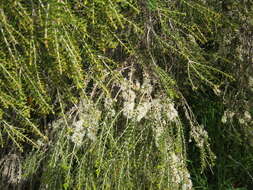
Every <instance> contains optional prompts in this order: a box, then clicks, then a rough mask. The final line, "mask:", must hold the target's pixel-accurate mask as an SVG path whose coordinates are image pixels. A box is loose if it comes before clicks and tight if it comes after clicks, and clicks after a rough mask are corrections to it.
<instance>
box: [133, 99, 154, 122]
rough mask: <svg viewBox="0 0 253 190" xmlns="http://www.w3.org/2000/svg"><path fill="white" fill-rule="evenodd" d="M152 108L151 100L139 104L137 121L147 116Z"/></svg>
mask: <svg viewBox="0 0 253 190" xmlns="http://www.w3.org/2000/svg"><path fill="white" fill-rule="evenodd" d="M150 108H151V103H150V102H143V103H142V104H139V105H138V106H137V108H136V112H137V118H136V120H137V121H140V120H141V119H142V118H143V117H145V116H146V115H147V113H148V111H149V110H150Z"/></svg>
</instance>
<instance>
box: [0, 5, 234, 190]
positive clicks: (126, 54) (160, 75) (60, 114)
mask: <svg viewBox="0 0 253 190" xmlns="http://www.w3.org/2000/svg"><path fill="white" fill-rule="evenodd" d="M211 7H213V8H211ZM214 9H218V10H219V8H217V7H216V6H211V5H209V6H207V3H204V1H200V0H193V1H186V0H178V1H165V0H140V1H137V0H46V1H44V0H27V1H23V0H12V1H10V0H2V1H1V2H0V145H1V146H2V147H3V148H6V147H7V146H11V147H16V146H17V147H18V148H19V149H20V150H23V147H24V145H27V143H29V144H31V145H32V146H28V147H33V148H34V147H36V148H38V152H37V153H36V154H35V156H33V155H30V156H28V157H27V160H26V164H25V165H26V166H27V167H26V169H27V168H28V174H27V176H26V177H27V178H29V177H31V176H32V177H33V175H34V174H35V173H36V172H37V170H38V171H39V172H41V171H40V170H39V169H38V168H36V159H37V158H38V160H39V161H38V165H40V164H41V165H42V167H44V168H46V170H47V172H45V173H43V174H42V179H41V183H42V185H45V184H47V183H48V186H49V188H51V189H57V188H58V189H59V188H64V189H69V188H70V189H71V188H72V186H74V187H76V189H82V188H84V187H89V188H90V189H96V188H97V189H100V187H99V185H101V189H113V188H114V189H124V185H126V188H125V189H134V188H135V187H136V186H140V188H141V189H145V188H153V189H168V188H171V189H180V188H183V184H181V182H180V183H178V184H177V183H175V180H174V178H173V177H175V175H174V174H173V172H170V169H171V170H174V173H177V174H178V175H179V176H181V178H184V179H185V180H186V181H187V180H188V182H189V181H190V180H189V176H188V170H187V163H186V160H187V148H188V147H187V142H188V140H191V139H193V140H194V141H195V146H197V147H198V151H196V152H198V154H197V156H198V157H199V160H200V163H201V169H202V171H203V170H204V169H205V168H206V166H212V165H213V163H214V160H215V156H214V154H213V152H212V150H211V146H210V144H209V143H210V139H209V137H208V134H207V131H206V126H204V125H200V124H199V123H198V122H199V118H197V117H195V115H194V114H195V113H194V111H192V110H194V109H192V108H191V105H190V104H189V103H188V100H189V99H188V97H191V94H190V93H193V92H194V93H195V92H196V90H199V91H197V92H199V93H202V92H204V93H205V92H206V91H207V92H209V93H212V91H213V92H214V93H215V94H216V95H220V94H221V93H222V89H224V86H225V84H227V83H229V82H230V81H232V80H234V77H232V76H231V75H230V74H228V72H230V71H231V70H230V69H224V65H226V66H227V67H229V66H230V64H232V63H233V60H229V59H228V58H227V57H229V54H228V53H227V52H225V51H224V52H223V50H224V49H225V45H224V43H223V41H226V35H225V34H221V32H222V30H223V28H229V27H230V26H231V25H232V24H231V23H230V22H228V21H227V20H226V19H224V18H225V17H224V15H222V12H219V11H215V10H214ZM223 21H226V22H224V23H225V24H224V23H223ZM233 27H234V28H236V26H234V25H233ZM233 27H231V28H233ZM222 40H223V41H222ZM227 41H232V40H231V39H229V40H227ZM219 46H220V47H219ZM149 77H150V78H149ZM147 78H148V80H150V81H152V85H153V86H152V85H151V83H150V84H149V85H151V86H152V88H153V89H152V90H153V91H152V93H150V94H147V93H146V94H145V93H142V91H141V89H142V88H141V86H143V84H144V83H145V82H144V81H145V79H147ZM150 81H149V82H150ZM124 85H125V86H124ZM144 86H145V85H144ZM226 88H227V87H226ZM119 89H120V90H119ZM124 90H125V91H126V92H125V95H124V94H123V95H122V92H121V91H124ZM142 90H143V89H142ZM192 90H193V91H192ZM130 95H132V97H130ZM107 98H108V99H110V100H111V99H113V100H112V101H114V102H113V103H114V107H112V108H111V107H110V109H108V108H107V107H106V106H105V102H106V100H107ZM124 98H125V99H124ZM131 98H132V100H131V101H130V100H129V101H128V102H127V101H126V99H131ZM167 98H168V99H169V100H170V101H171V102H174V103H175V104H176V108H178V110H180V111H179V112H180V114H179V115H177V116H176V118H177V119H176V122H175V121H174V123H171V122H167V121H164V118H166V116H165V115H166V113H167V110H166V109H167V108H166V109H165V108H163V111H162V112H163V113H162V114H161V115H162V116H161V117H163V119H161V121H159V122H157V123H156V122H155V118H156V117H154V116H153V117H150V118H145V119H143V117H144V116H139V117H137V118H138V119H136V118H135V117H136V113H139V112H141V111H143V110H142V109H144V108H148V109H149V111H150V110H152V109H153V108H152V109H151V107H152V106H154V105H153V104H154V102H156V101H157V102H159V101H160V100H159V101H158V100H157V99H163V100H167ZM83 99H85V100H87V102H90V104H92V105H91V106H90V107H89V108H90V110H88V111H86V112H85V114H87V113H89V114H88V116H85V117H84V118H86V119H85V121H81V124H80V123H79V124H78V126H79V125H80V126H81V127H83V126H84V125H86V124H87V123H89V122H90V121H92V120H96V122H94V123H95V124H94V123H93V124H94V125H97V126H98V129H96V130H95V131H96V132H98V134H99V135H98V141H96V143H94V144H92V143H90V141H88V140H87V139H86V140H85V142H84V144H83V145H82V146H81V148H80V147H78V143H75V142H72V141H73V139H75V138H78V136H75V138H73V136H74V134H75V133H77V132H80V131H78V130H79V129H78V130H75V128H73V126H77V124H76V123H77V122H76V121H77V120H78V119H79V120H81V119H80V118H82V117H81V116H80V113H79V112H81V111H80V110H78V108H80V102H82V100H83ZM145 101H146V102H145ZM219 101H220V100H219ZM87 102H86V104H89V103H87ZM126 102H127V103H129V102H130V103H129V105H130V106H129V105H126ZM143 102H144V103H143ZM174 103H173V104H172V103H171V105H173V106H172V107H173V109H174V110H176V109H175V108H174ZM93 104H94V105H93ZM144 105H145V106H146V107H145V106H144ZM151 105H152V106H151ZM161 105H164V104H163V103H161ZM86 106H87V105H86ZM127 106H128V107H127ZM126 107H127V108H128V109H129V110H131V111H132V115H131V117H130V114H129V113H124V111H125V108H126ZM114 108H115V110H114ZM138 109H140V110H141V111H140V110H138ZM217 109H218V108H217ZM219 109H220V108H219ZM94 110H99V111H97V112H94V113H96V114H95V115H94V117H93V116H92V114H90V113H91V112H92V111H94ZM112 110H114V111H115V113H111V112H110V111H112ZM129 110H128V111H129ZM82 111H84V110H82ZM152 111H153V110H152ZM199 112H200V111H199ZM145 113H146V112H145ZM147 113H148V112H147ZM154 113H155V111H154ZM176 113H177V112H176ZM109 114H115V115H114V116H110V115H109ZM144 115H145V114H144ZM147 115H148V114H147ZM79 116H80V117H79ZM48 118H53V120H54V122H53V124H52V125H50V124H49V119H48ZM89 118H90V119H89ZM139 118H141V119H139ZM134 119H136V120H137V121H133V120H134ZM57 121H60V124H59V125H58V126H61V127H60V129H56V128H57V127H56V128H54V126H55V125H56V124H55V123H56V122H57ZM162 121H163V123H162ZM87 125H88V124H87ZM160 125H161V126H162V133H163V134H162V135H161V138H160V139H159V143H160V144H159V143H158V144H157V139H156V137H155V136H156V133H158V132H157V130H158V129H157V128H159V127H158V126H160ZM50 126H51V127H50ZM71 126H72V127H71ZM80 126H79V127H80ZM89 127H90V126H88V127H87V128H85V129H81V131H82V130H87V131H88V130H92V129H90V128H89ZM141 127H142V128H141ZM87 134H89V133H88V132H87ZM82 138H83V136H82ZM71 139H72V141H71ZM12 143H14V146H13V145H12ZM195 146H194V147H195ZM48 147H49V148H48ZM45 150H46V151H48V152H47V153H48V155H44V153H42V152H45ZM29 151H30V150H29ZM194 153H195V152H194ZM152 154H154V159H153V158H150V157H152V156H153V155H152ZM44 157H46V158H48V161H44V160H43V159H44ZM173 159H174V161H173ZM42 160H43V161H42ZM175 160H177V161H175ZM42 162H45V163H42ZM174 162H175V165H176V166H175V168H176V169H175V168H173V164H172V163H174ZM176 162H177V163H176ZM143 163H144V164H143ZM179 163H180V164H179ZM43 164H45V165H46V166H43ZM0 165H1V164H0ZM76 166H78V167H76ZM79 166H80V167H79ZM0 168H1V166H0ZM179 168H181V169H182V170H179ZM143 169H144V170H146V171H141V170H143ZM153 171H154V172H153ZM57 172H58V173H59V175H56V173H57ZM71 172H74V173H75V172H76V173H75V174H73V175H72V174H71ZM180 172H181V173H180ZM125 175H126V176H125ZM82 176H84V177H83V178H82ZM157 176H158V177H157ZM32 177H31V178H32ZM138 178H140V179H142V180H144V181H145V182H144V183H141V182H140V181H138ZM188 182H187V183H188ZM175 184H176V185H175ZM70 185H71V187H70ZM171 185H172V186H171ZM188 185H189V186H191V183H190V182H189V183H188ZM0 187H1V185H0ZM41 188H43V187H41ZM188 189H190V188H188Z"/></svg>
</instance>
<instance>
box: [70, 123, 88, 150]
mask: <svg viewBox="0 0 253 190" xmlns="http://www.w3.org/2000/svg"><path fill="white" fill-rule="evenodd" d="M83 123H84V121H83V120H79V121H77V122H75V123H73V127H74V133H73V135H72V136H71V140H72V142H73V143H75V144H76V145H77V146H81V144H82V141H83V137H84V135H85V128H84V127H83Z"/></svg>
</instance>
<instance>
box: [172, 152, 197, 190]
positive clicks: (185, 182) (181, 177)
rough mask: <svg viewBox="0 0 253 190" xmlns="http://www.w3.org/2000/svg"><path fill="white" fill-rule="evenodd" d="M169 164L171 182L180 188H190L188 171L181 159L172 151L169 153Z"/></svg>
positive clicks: (186, 189) (184, 189) (188, 189)
mask: <svg viewBox="0 0 253 190" xmlns="http://www.w3.org/2000/svg"><path fill="white" fill-rule="evenodd" d="M170 161H171V163H170V165H171V173H172V182H173V183H174V184H176V185H177V186H181V189H182V190H190V189H192V181H191V179H190V173H189V171H188V170H187V168H186V167H185V163H184V161H183V159H181V158H180V157H179V156H177V155H176V154H175V153H174V152H172V153H171V154H170Z"/></svg>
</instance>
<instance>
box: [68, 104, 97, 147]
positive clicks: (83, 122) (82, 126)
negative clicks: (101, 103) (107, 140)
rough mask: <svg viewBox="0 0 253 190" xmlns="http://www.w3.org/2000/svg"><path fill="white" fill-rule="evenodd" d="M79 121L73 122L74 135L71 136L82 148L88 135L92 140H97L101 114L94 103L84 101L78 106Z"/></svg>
mask: <svg viewBox="0 0 253 190" xmlns="http://www.w3.org/2000/svg"><path fill="white" fill-rule="evenodd" d="M77 113H78V116H76V117H78V118H79V119H78V120H77V121H75V120H74V121H73V124H72V128H73V134H72V136H71V140H72V142H74V143H75V144H76V145H77V146H80V145H81V144H82V141H83V137H84V136H85V135H86V136H87V137H88V138H89V139H90V140H92V141H95V140H96V134H97V129H98V125H99V119H100V115H101V112H100V111H99V110H97V109H96V108H95V106H94V104H93V103H92V102H89V101H88V100H86V99H84V100H82V101H81V102H80V104H79V106H78V112H77Z"/></svg>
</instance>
